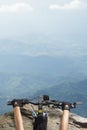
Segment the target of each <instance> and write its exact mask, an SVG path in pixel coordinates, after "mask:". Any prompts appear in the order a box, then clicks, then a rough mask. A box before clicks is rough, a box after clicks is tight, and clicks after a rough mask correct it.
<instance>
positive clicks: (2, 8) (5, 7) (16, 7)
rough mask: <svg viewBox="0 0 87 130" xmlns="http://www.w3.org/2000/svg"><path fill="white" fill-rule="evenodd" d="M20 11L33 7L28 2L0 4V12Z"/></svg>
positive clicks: (29, 9) (30, 9)
mask: <svg viewBox="0 0 87 130" xmlns="http://www.w3.org/2000/svg"><path fill="white" fill-rule="evenodd" d="M20 11H23V12H25V11H33V7H32V6H30V5H29V4H28V3H23V2H21V3H15V4H2V5H0V13H6V12H7V13H8V12H9V13H11V12H12V13H15V12H20Z"/></svg>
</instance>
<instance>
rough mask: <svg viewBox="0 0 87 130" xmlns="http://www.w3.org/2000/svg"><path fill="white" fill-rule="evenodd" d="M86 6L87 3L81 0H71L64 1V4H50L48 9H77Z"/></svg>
mask: <svg viewBox="0 0 87 130" xmlns="http://www.w3.org/2000/svg"><path fill="white" fill-rule="evenodd" d="M84 8H87V3H85V2H83V1H81V0H73V1H71V2H69V3H66V4H64V5H57V4H54V5H50V6H49V9H50V10H78V9H84Z"/></svg>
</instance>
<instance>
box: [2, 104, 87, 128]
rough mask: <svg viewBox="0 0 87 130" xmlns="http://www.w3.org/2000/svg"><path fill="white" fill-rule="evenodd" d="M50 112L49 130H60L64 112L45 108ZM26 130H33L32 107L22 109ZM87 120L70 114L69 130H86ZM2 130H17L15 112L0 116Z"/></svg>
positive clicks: (27, 106)
mask: <svg viewBox="0 0 87 130" xmlns="http://www.w3.org/2000/svg"><path fill="white" fill-rule="evenodd" d="M45 109H46V110H47V111H48V130H59V129H60V122H61V116H62V111H61V110H60V109H55V110H54V109H52V108H45ZM21 113H22V116H23V122H24V128H25V130H32V129H33V125H32V124H33V118H32V110H31V106H30V105H26V107H23V108H22V109H21ZM86 129H87V118H83V117H81V116H78V115H76V114H74V113H70V119H69V130H86ZM0 130H16V128H15V124H14V116H13V111H11V112H8V113H5V114H4V115H1V116H0Z"/></svg>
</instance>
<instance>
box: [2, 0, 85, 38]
mask: <svg viewBox="0 0 87 130" xmlns="http://www.w3.org/2000/svg"><path fill="white" fill-rule="evenodd" d="M30 33H43V34H45V33H46V34H57V35H66V36H70V37H71V36H77V37H79V36H80V37H81V36H82V37H85V38H86V35H87V0H0V37H13V36H14V37H15V36H23V35H27V34H30Z"/></svg>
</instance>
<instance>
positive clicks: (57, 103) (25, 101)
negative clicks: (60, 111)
mask: <svg viewBox="0 0 87 130" xmlns="http://www.w3.org/2000/svg"><path fill="white" fill-rule="evenodd" d="M40 98H41V97H40ZM13 101H19V102H20V103H21V104H22V105H25V104H33V105H39V104H40V103H41V104H42V105H43V106H45V105H48V106H49V105H53V106H52V107H53V108H60V107H63V105H64V104H65V103H66V104H69V108H70V109H71V108H76V106H77V105H81V104H82V102H74V103H70V102H61V101H57V100H49V96H48V95H43V96H42V99H40V100H38V102H33V101H31V100H30V99H14V100H12V101H8V103H7V105H13Z"/></svg>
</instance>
